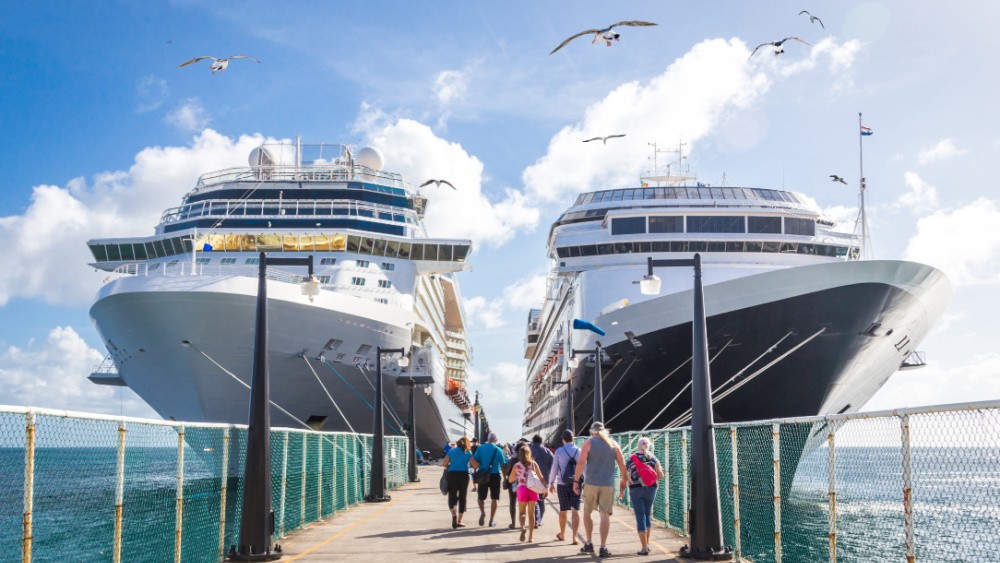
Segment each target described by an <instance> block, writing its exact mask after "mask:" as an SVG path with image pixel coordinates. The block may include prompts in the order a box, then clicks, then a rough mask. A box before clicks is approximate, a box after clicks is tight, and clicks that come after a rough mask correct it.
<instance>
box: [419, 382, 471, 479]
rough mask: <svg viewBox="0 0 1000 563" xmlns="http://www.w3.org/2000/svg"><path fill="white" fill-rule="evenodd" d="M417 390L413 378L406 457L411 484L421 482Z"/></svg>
mask: <svg viewBox="0 0 1000 563" xmlns="http://www.w3.org/2000/svg"><path fill="white" fill-rule="evenodd" d="M415 390H416V385H414V383H413V378H412V377H411V378H410V443H409V447H408V448H407V449H408V450H409V452H408V455H407V456H406V460H407V464H406V469H407V473H408V477H409V479H410V482H411V483H416V482H417V481H420V478H418V477H417V412H416V409H415V408H414V406H413V393H414V391H415ZM478 417H479V414H478V413H477V414H476V421H477V428H478V421H479V418H478Z"/></svg>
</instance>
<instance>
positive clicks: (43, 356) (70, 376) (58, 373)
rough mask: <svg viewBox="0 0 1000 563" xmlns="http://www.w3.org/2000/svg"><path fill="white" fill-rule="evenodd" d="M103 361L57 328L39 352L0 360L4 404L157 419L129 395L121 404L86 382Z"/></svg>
mask: <svg viewBox="0 0 1000 563" xmlns="http://www.w3.org/2000/svg"><path fill="white" fill-rule="evenodd" d="M103 357H104V356H103V355H102V354H101V353H100V352H98V351H97V350H95V349H93V348H91V347H90V346H88V345H87V343H86V342H84V340H83V339H82V338H80V335H79V334H77V333H76V331H75V330H73V329H72V328H71V327H56V328H54V329H52V330H51V331H50V332H49V335H48V338H47V339H46V340H45V342H44V343H42V344H41V345H40V346H37V347H36V346H34V343H32V344H30V345H29V346H28V349H26V350H25V349H21V348H17V347H14V346H11V347H10V348H8V349H7V350H6V351H5V352H4V353H3V354H2V355H0V389H2V390H3V391H2V394H3V397H2V402H5V403H9V404H16V405H28V406H33V407H40V408H52V409H63V410H75V411H88V412H97V413H104V414H119V413H120V412H121V411H122V410H124V411H125V412H127V413H128V414H130V415H133V416H145V417H151V418H159V417H157V416H156V413H155V412H153V410H152V409H151V408H149V406H147V405H146V404H145V403H143V402H142V401H141V400H139V399H138V398H137V397H136V396H135V394H133V393H132V392H130V391H129V392H127V397H128V398H127V399H125V398H123V401H122V402H121V403H120V402H119V401H117V400H115V395H116V394H117V393H118V390H117V389H116V388H112V387H105V386H100V385H94V384H93V383H91V382H90V381H89V380H87V375H89V374H90V372H91V371H92V369H93V367H94V366H95V365H97V364H99V363H100V362H101V360H102V359H103Z"/></svg>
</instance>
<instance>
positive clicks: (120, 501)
mask: <svg viewBox="0 0 1000 563" xmlns="http://www.w3.org/2000/svg"><path fill="white" fill-rule="evenodd" d="M124 505H125V421H124V420H121V421H119V422H118V459H117V460H116V463H115V543H114V547H113V548H112V549H113V551H112V553H111V560H112V561H113V562H114V563H120V562H121V560H122V524H123V517H124Z"/></svg>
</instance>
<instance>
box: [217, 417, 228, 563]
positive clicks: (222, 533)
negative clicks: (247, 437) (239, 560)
mask: <svg viewBox="0 0 1000 563" xmlns="http://www.w3.org/2000/svg"><path fill="white" fill-rule="evenodd" d="M228 481H229V427H228V426H227V427H226V428H223V429H222V482H221V483H220V485H221V486H220V487H219V497H220V499H221V500H220V501H219V561H224V560H225V556H226V488H227V485H228Z"/></svg>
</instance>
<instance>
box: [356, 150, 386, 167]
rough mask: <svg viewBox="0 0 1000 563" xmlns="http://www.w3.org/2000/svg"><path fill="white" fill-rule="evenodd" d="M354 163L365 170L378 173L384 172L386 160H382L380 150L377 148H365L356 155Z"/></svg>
mask: <svg viewBox="0 0 1000 563" xmlns="http://www.w3.org/2000/svg"><path fill="white" fill-rule="evenodd" d="M354 162H355V163H356V164H360V165H361V166H364V167H365V168H370V169H372V170H375V171H378V170H382V164H383V163H384V162H385V160H384V159H383V158H382V152H381V151H380V150H378V149H376V148H375V147H364V148H362V149H361V150H359V151H358V154H356V155H354Z"/></svg>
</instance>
